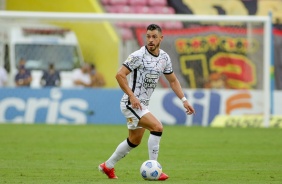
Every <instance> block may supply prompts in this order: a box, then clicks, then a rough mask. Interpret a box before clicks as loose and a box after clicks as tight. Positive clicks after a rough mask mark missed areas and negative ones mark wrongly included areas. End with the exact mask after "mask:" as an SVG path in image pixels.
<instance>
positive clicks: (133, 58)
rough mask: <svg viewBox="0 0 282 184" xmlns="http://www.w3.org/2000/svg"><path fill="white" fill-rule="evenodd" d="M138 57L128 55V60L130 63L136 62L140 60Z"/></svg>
mask: <svg viewBox="0 0 282 184" xmlns="http://www.w3.org/2000/svg"><path fill="white" fill-rule="evenodd" d="M138 59H139V58H138V57H136V56H128V58H127V62H128V63H135V62H136V61H138Z"/></svg>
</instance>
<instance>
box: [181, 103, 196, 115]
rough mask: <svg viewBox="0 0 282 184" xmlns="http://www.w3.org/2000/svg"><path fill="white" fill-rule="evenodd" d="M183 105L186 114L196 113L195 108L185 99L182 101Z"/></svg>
mask: <svg viewBox="0 0 282 184" xmlns="http://www.w3.org/2000/svg"><path fill="white" fill-rule="evenodd" d="M183 106H184V108H185V109H186V114H187V115H191V114H195V113H196V111H195V109H194V108H193V107H192V106H191V105H190V104H189V103H188V101H187V100H186V101H184V102H183Z"/></svg>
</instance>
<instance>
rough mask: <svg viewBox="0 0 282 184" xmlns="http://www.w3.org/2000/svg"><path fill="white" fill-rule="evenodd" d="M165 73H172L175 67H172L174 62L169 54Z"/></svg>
mask: <svg viewBox="0 0 282 184" xmlns="http://www.w3.org/2000/svg"><path fill="white" fill-rule="evenodd" d="M163 73H164V74H171V73H173V69H172V64H171V60H170V57H169V55H168V54H166V66H165V69H164V72H163Z"/></svg>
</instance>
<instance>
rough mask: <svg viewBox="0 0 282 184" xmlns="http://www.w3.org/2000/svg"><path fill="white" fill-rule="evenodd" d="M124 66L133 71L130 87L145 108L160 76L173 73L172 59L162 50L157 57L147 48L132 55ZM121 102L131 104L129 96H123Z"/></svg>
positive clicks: (142, 48)
mask: <svg viewBox="0 0 282 184" xmlns="http://www.w3.org/2000/svg"><path fill="white" fill-rule="evenodd" d="M123 65H124V66H125V67H126V68H128V69H129V70H130V71H131V73H130V79H129V81H128V83H129V87H130V88H131V89H132V91H133V93H134V95H135V96H136V97H137V98H138V99H139V101H140V102H141V103H142V104H144V105H145V106H148V105H149V100H150V97H151V95H152V93H153V92H154V89H155V88H156V86H157V83H158V80H159V77H160V75H162V74H171V73H172V72H173V70H172V64H171V60H170V57H169V55H168V54H167V53H166V52H164V51H163V50H161V49H160V52H159V55H158V56H156V55H153V54H152V53H150V52H149V51H148V50H147V48H146V47H145V46H143V47H141V48H140V50H137V51H135V52H133V53H132V54H130V55H129V56H128V58H127V60H126V61H125V62H124V63H123ZM121 102H122V103H125V104H126V105H129V104H130V102H129V98H128V95H127V94H124V95H123V97H122V99H121Z"/></svg>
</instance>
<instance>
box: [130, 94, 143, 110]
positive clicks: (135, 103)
mask: <svg viewBox="0 0 282 184" xmlns="http://www.w3.org/2000/svg"><path fill="white" fill-rule="evenodd" d="M129 100H130V103H131V106H132V108H134V109H140V110H142V106H141V103H140V101H139V100H138V99H137V98H136V97H135V96H134V95H132V96H130V97H129Z"/></svg>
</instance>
